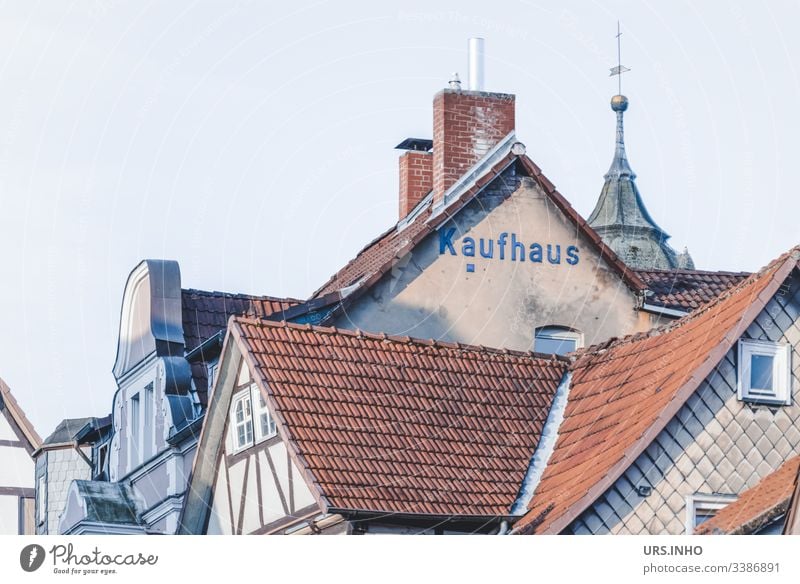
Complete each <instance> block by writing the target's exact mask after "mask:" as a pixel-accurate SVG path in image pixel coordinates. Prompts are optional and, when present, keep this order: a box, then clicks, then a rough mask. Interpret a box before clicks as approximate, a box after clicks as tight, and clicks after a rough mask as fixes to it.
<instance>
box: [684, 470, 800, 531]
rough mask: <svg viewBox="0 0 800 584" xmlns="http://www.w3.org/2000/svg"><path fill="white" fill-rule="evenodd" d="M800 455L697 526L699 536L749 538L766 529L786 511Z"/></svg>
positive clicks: (792, 490)
mask: <svg viewBox="0 0 800 584" xmlns="http://www.w3.org/2000/svg"><path fill="white" fill-rule="evenodd" d="M798 471H800V456H795V457H793V458H790V459H789V460H787V461H786V462H784V463H783V464H782V465H781V466H780V467H779V468H778V470H776V471H775V472H773V473H771V474H769V475H767V476H765V477H764V478H763V479H761V481H760V482H759V483H758V484H757V485H756V486H754V487H753V488H752V489H748V490H746V491H745V492H744V493H742V494H741V496H740V497H739V498H738V499H737V500H736V501H734V502H733V503H731V504H730V505H728V506H727V507H725V508H724V509H721V510H720V511H719V513H717V514H716V515H715V516H714V517H712V518H711V519H709V520H708V521H706V522H705V523H703V524H702V525H700V526H698V527H697V529H695V533H697V534H698V535H710V534H730V535H748V534H752V533H754V532H756V531H758V530H759V529H761V528H763V527H765V526H766V525H767V524H769V523H770V522H771V521H774V520H775V519H777V518H778V517H780V516H781V515H783V514H784V513H786V510H787V509H788V508H789V501H790V499H791V498H792V493H793V492H794V486H795V480H796V479H797V473H798Z"/></svg>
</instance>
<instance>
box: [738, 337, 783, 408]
mask: <svg viewBox="0 0 800 584" xmlns="http://www.w3.org/2000/svg"><path fill="white" fill-rule="evenodd" d="M791 358H792V352H791V346H790V345H789V344H787V343H773V342H768V341H754V340H750V339H741V340H740V341H739V368H738V381H737V383H738V397H739V399H740V400H742V401H747V402H753V403H763V404H770V405H791V403H792V391H791V387H792V385H791V381H792V380H791V370H792V368H791Z"/></svg>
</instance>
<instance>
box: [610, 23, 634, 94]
mask: <svg viewBox="0 0 800 584" xmlns="http://www.w3.org/2000/svg"><path fill="white" fill-rule="evenodd" d="M621 36H622V32H621V31H620V29H619V20H618V21H617V66H616V67H611V75H610V77H613V76H614V75H617V76H618V77H619V93H618V95H622V74H623V73H627V72H628V71H630V69H628V68H627V67H625V66H624V65H623V64H622V43H621V42H620V37H621Z"/></svg>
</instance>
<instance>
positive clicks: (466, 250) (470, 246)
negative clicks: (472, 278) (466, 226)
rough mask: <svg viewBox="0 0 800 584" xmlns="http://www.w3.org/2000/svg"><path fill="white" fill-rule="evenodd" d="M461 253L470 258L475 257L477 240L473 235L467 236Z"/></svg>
mask: <svg viewBox="0 0 800 584" xmlns="http://www.w3.org/2000/svg"><path fill="white" fill-rule="evenodd" d="M461 253H462V254H464V255H465V256H467V257H469V258H474V257H475V240H474V239H472V238H471V237H465V238H464V242H463V243H462V245H461Z"/></svg>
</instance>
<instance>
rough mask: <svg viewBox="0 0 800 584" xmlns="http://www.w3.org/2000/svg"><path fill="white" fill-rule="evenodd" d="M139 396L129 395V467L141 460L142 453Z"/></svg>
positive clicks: (140, 403)
mask: <svg viewBox="0 0 800 584" xmlns="http://www.w3.org/2000/svg"><path fill="white" fill-rule="evenodd" d="M141 405H142V402H141V398H140V396H139V394H138V393H136V394H134V395H132V396H131V419H130V436H131V443H130V446H129V448H128V452H130V457H131V468H133V467H134V466H135V464H138V463H139V462H141V454H142V429H141V426H140V424H141V423H142V410H141Z"/></svg>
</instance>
